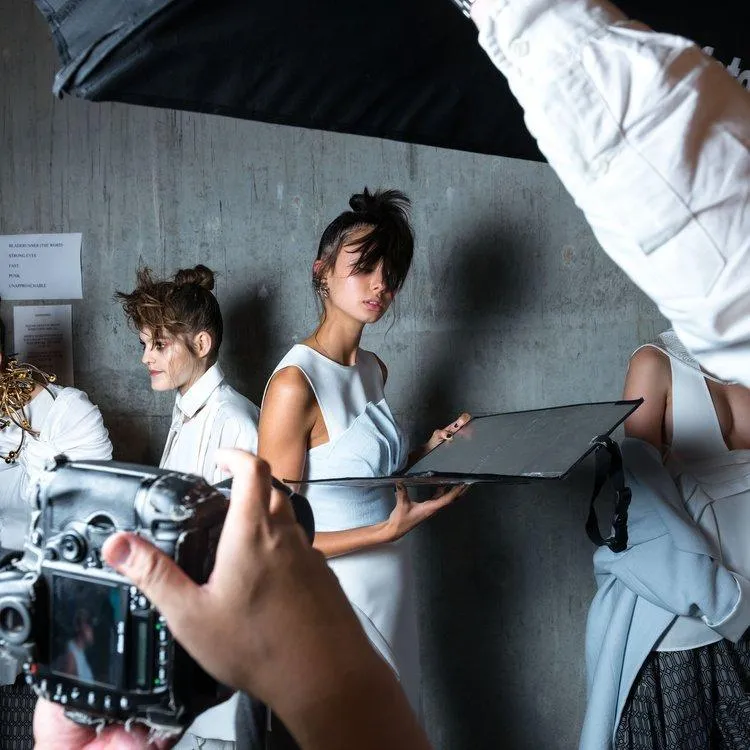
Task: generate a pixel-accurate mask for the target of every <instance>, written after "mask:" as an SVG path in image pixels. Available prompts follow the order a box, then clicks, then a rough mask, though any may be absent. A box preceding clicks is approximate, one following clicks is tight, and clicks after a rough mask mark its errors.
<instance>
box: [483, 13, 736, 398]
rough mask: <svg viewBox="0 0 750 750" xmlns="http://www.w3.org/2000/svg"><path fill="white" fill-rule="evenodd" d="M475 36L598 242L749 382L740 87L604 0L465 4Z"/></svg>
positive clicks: (700, 353)
mask: <svg viewBox="0 0 750 750" xmlns="http://www.w3.org/2000/svg"><path fill="white" fill-rule="evenodd" d="M472 18H473V20H474V22H475V23H476V24H477V27H478V28H479V41H480V44H481V45H482V47H483V48H484V49H485V51H486V52H487V54H488V55H489V57H490V58H491V60H492V62H493V63H494V64H495V66H496V67H497V68H498V69H499V70H500V71H501V72H502V73H504V74H505V76H506V77H507V79H508V82H509V85H510V87H511V90H512V91H513V93H514V95H515V96H516V98H517V99H518V101H519V102H520V104H521V106H522V107H523V109H524V113H525V119H526V124H527V126H528V128H529V130H530V131H531V133H532V134H533V135H534V137H535V138H536V139H537V142H538V144H539V148H540V150H541V151H542V153H544V155H545V156H546V157H547V159H548V161H549V163H550V164H551V166H552V167H553V168H554V169H555V171H556V172H557V174H558V176H559V177H560V179H561V180H562V182H563V183H564V185H565V187H566V188H567V189H568V191H569V192H570V193H571V195H572V196H573V198H574V200H575V202H576V203H577V204H578V206H579V207H580V208H581V209H582V210H583V212H584V214H585V215H586V218H587V220H588V222H589V223H590V225H591V227H592V229H593V231H594V234H595V235H596V237H597V239H598V240H599V242H600V244H601V246H602V247H603V248H604V250H605V251H606V252H607V253H608V254H609V255H610V256H611V257H612V259H613V260H614V261H615V262H616V263H618V264H619V265H620V266H621V267H622V268H623V269H624V270H625V272H626V273H627V274H628V275H629V276H630V278H631V279H632V280H633V281H634V282H635V283H636V284H637V285H638V286H639V287H641V289H643V291H644V292H646V294H648V295H649V296H650V297H651V298H652V299H653V300H654V301H655V302H656V304H657V305H658V306H659V309H660V310H661V312H662V313H663V314H664V315H665V316H666V317H668V318H669V319H670V320H671V321H672V324H673V326H674V328H675V330H676V331H677V333H678V335H679V337H680V338H681V339H682V341H683V343H684V344H685V345H686V346H687V347H688V349H690V350H691V351H692V352H693V353H694V354H695V356H696V357H697V358H698V359H699V360H700V362H701V363H702V364H703V365H704V366H705V367H706V368H707V369H708V370H710V371H711V372H714V373H715V374H717V375H720V376H721V377H724V378H727V379H734V380H738V381H741V382H743V383H745V384H746V385H750V269H748V262H750V257H749V256H750V155H749V154H748V145H750V94H748V92H747V91H745V90H744V89H743V88H742V86H741V85H740V84H739V83H738V82H737V81H735V80H734V79H733V78H732V76H731V75H730V74H729V73H727V72H726V71H725V70H724V69H723V68H722V67H721V65H720V64H719V63H717V62H715V61H712V60H711V58H709V57H707V56H706V55H704V54H703V53H702V52H701V51H700V50H699V49H698V48H697V47H696V46H695V45H694V44H693V43H691V42H689V41H688V40H686V39H682V38H680V37H676V36H670V35H666V34H657V33H655V32H653V31H651V30H649V29H648V28H646V27H645V26H643V25H641V24H638V23H634V22H629V21H627V19H626V18H625V16H624V15H623V14H622V12H621V11H619V10H618V9H617V8H615V7H614V6H613V5H611V4H610V3H608V2H605V1H604V0H476V2H475V4H474V6H473V9H472Z"/></svg>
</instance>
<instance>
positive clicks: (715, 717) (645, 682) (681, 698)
mask: <svg viewBox="0 0 750 750" xmlns="http://www.w3.org/2000/svg"><path fill="white" fill-rule="evenodd" d="M749 748H750V637H749V636H748V634H745V635H744V636H743V637H742V639H741V640H740V641H739V642H738V643H731V642H730V641H727V640H721V641H718V642H717V643H712V644H710V645H708V646H701V647H700V648H695V649H689V650H686V651H652V652H651V653H650V654H649V656H648V658H647V659H646V661H645V662H644V664H643V666H642V667H641V670H640V672H639V673H638V676H637V677H636V679H635V682H634V683H633V687H632V689H631V691H630V695H629V696H628V700H627V702H626V703H625V707H624V709H623V712H622V716H621V718H620V723H619V725H618V727H617V733H616V735H615V750H748V749H749Z"/></svg>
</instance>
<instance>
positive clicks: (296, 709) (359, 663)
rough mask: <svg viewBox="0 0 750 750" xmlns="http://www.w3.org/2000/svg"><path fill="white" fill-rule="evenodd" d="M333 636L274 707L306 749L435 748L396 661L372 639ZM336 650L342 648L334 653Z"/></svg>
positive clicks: (284, 688) (300, 670)
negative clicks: (377, 649)
mask: <svg viewBox="0 0 750 750" xmlns="http://www.w3.org/2000/svg"><path fill="white" fill-rule="evenodd" d="M333 640H334V639H328V643H327V644H326V645H323V646H322V648H321V649H320V651H318V652H317V658H312V659H310V660H309V661H306V662H305V663H303V664H301V665H299V668H298V669H297V670H296V672H297V673H296V674H295V679H294V686H295V687H294V689H293V690H290V682H291V681H290V680H288V679H287V680H286V683H285V684H281V683H280V685H279V688H280V690H279V694H278V697H277V698H276V699H275V700H273V701H272V703H271V707H272V709H273V710H274V712H275V713H276V714H277V715H278V716H279V718H280V719H281V720H282V721H283V722H284V724H285V725H286V727H287V728H288V729H289V731H290V732H291V733H292V734H293V735H294V737H295V739H296V740H297V742H298V744H299V746H300V747H301V748H302V750H352V748H357V750H384V748H388V750H429V747H430V746H429V742H428V740H427V737H426V735H425V733H424V731H423V730H422V729H421V727H420V726H419V723H418V722H417V720H416V717H415V716H414V714H413V712H412V710H411V708H410V707H409V704H408V702H407V699H406V697H405V695H404V693H403V691H402V689H401V687H400V685H399V684H398V681H397V679H396V677H395V675H394V674H393V672H392V671H391V669H390V667H388V666H387V665H386V663H385V662H384V661H383V660H382V659H381V658H380V656H378V655H377V654H375V652H374V651H373V650H372V648H371V647H370V645H369V643H367V642H366V640H363V641H361V642H359V643H358V644H357V645H356V646H351V645H347V644H346V643H342V642H341V641H340V640H339V639H335V640H336V641H337V642H336V643H333V642H332V641H333ZM334 650H335V652H336V653H334Z"/></svg>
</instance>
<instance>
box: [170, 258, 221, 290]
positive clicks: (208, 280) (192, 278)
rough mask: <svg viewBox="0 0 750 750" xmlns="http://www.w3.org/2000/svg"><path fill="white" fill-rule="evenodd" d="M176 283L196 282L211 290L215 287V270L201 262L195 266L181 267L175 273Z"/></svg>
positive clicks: (185, 284)
mask: <svg viewBox="0 0 750 750" xmlns="http://www.w3.org/2000/svg"><path fill="white" fill-rule="evenodd" d="M174 284H175V286H187V285H188V284H196V285H197V286H199V287H202V288H203V289H206V290H207V291H209V292H210V291H211V290H212V289H213V288H214V272H213V271H212V270H211V269H210V268H208V267H207V266H204V265H200V264H199V265H197V266H196V267H195V268H181V269H180V270H179V271H178V272H177V273H176V274H175V275H174Z"/></svg>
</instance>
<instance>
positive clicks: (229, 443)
mask: <svg viewBox="0 0 750 750" xmlns="http://www.w3.org/2000/svg"><path fill="white" fill-rule="evenodd" d="M220 448H241V449H242V450H246V451H250V452H251V453H255V452H256V451H257V450H258V427H257V425H256V423H255V422H254V421H253V420H252V419H251V417H250V416H249V415H246V414H239V413H233V412H232V411H230V410H227V411H226V412H223V413H222V412H220V413H219V414H217V417H216V420H215V422H214V426H213V429H212V431H211V435H210V438H209V444H208V450H207V451H206V458H205V461H204V464H203V476H204V477H205V478H206V479H207V480H208V482H210V483H211V484H216V483H217V482H221V481H222V480H223V479H226V478H227V476H228V475H227V474H224V473H223V472H222V471H221V470H220V469H219V467H218V466H217V465H216V451H217V450H219V449H220Z"/></svg>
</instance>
